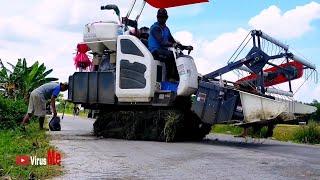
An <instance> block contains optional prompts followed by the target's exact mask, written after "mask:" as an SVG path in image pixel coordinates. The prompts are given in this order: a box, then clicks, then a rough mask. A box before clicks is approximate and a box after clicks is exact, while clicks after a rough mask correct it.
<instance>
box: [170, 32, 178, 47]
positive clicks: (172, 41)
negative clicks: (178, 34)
mask: <svg viewBox="0 0 320 180" xmlns="http://www.w3.org/2000/svg"><path fill="white" fill-rule="evenodd" d="M169 42H170V43H172V44H174V43H177V41H176V40H175V39H174V38H173V36H172V34H171V32H170V31H169Z"/></svg>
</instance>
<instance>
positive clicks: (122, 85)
mask: <svg viewBox="0 0 320 180" xmlns="http://www.w3.org/2000/svg"><path fill="white" fill-rule="evenodd" d="M200 2H205V0H174V1H173V0H146V1H142V6H141V9H140V10H139V11H138V12H139V13H138V15H137V17H136V18H135V19H134V20H132V19H130V18H129V17H130V14H131V12H132V9H133V8H134V6H135V5H136V0H134V1H133V2H132V5H131V8H129V11H128V13H127V15H126V16H125V17H123V18H121V16H120V11H119V9H118V7H117V6H116V5H107V6H102V7H101V10H114V11H115V13H116V14H117V16H118V19H119V22H114V21H107V22H95V23H89V24H87V25H86V26H85V30H84V42H82V43H80V44H78V53H77V57H76V59H77V58H78V61H76V64H77V66H78V67H79V68H80V72H75V73H74V74H73V75H72V76H70V78H69V94H68V99H69V101H71V102H73V103H75V104H81V105H82V106H83V107H85V108H87V109H92V110H98V111H99V115H98V118H97V120H96V122H95V124H94V133H95V134H96V135H98V136H100V135H103V136H104V137H113V138H125V139H142V140H158V141H180V140H201V139H202V138H203V137H204V136H205V135H207V134H208V133H209V132H210V130H211V126H212V125H213V124H217V123H237V124H238V125H240V126H243V127H251V126H254V127H262V126H265V125H269V127H272V126H273V125H274V124H277V123H279V122H283V121H289V120H296V119H301V118H305V117H307V116H308V115H310V114H311V113H313V112H315V111H316V108H315V107H312V106H308V105H305V104H302V103H298V102H296V101H294V100H292V97H293V93H292V89H291V81H292V80H295V79H299V78H301V77H302V76H303V73H304V71H305V70H307V69H310V70H312V71H315V69H316V68H315V66H314V65H312V64H310V63H308V62H307V61H306V60H304V59H303V58H300V57H297V56H296V55H295V54H293V53H291V52H290V51H289V47H288V46H287V45H284V44H283V43H281V42H279V41H278V40H275V39H273V38H271V37H270V36H268V35H266V34H265V33H263V32H262V31H257V30H253V31H251V32H250V34H249V35H248V39H246V41H245V42H246V43H243V44H242V45H241V46H240V47H239V49H238V51H237V52H236V53H235V54H234V55H235V56H234V57H233V58H234V59H233V61H232V62H230V61H229V63H228V65H227V66H225V67H223V68H221V69H218V70H216V71H214V72H212V73H209V74H207V75H204V76H201V77H199V74H198V72H197V68H196V65H195V63H194V60H193V58H192V57H191V56H189V55H184V54H183V53H182V52H183V51H184V50H186V49H184V46H182V47H174V48H171V50H172V51H173V52H174V54H175V60H176V65H177V70H178V73H179V79H180V80H179V82H177V83H170V82H167V78H166V77H165V76H166V70H165V65H164V63H163V62H160V61H158V60H157V59H154V58H153V56H152V54H151V53H150V52H149V50H148V49H147V47H146V46H145V44H143V40H141V39H140V37H142V35H143V36H144V37H146V36H148V34H147V33H145V34H143V33H142V31H141V32H140V33H138V32H139V31H138V20H139V17H140V15H141V13H142V10H143V9H144V6H145V4H146V3H149V4H150V5H152V6H154V7H155V8H169V7H174V6H181V5H187V4H194V3H200ZM130 29H131V30H132V29H135V31H134V32H135V33H130V32H132V31H130ZM249 37H251V38H249ZM249 40H252V42H253V43H252V48H251V49H248V47H246V46H245V45H247V44H248V42H249ZM266 44H268V46H270V47H271V46H274V47H276V48H275V49H276V50H277V52H276V54H275V53H274V52H272V53H273V54H272V53H268V52H267V51H265V49H266V48H264V46H265V45H266ZM89 50H90V51H91V54H92V55H93V64H94V66H93V67H92V68H91V69H92V70H91V71H90V72H85V71H83V70H84V69H86V68H88V66H89V64H90V60H89V59H88V58H87V57H86V55H85V53H86V52H87V51H89ZM188 50H189V52H188V54H190V49H188ZM245 50H248V53H247V54H246V55H245V57H244V58H243V59H240V60H236V59H237V57H238V55H241V52H242V53H243V52H244V51H245ZM79 59H80V60H79ZM277 59H283V60H284V63H280V64H278V65H277V64H275V63H274V61H275V60H277ZM267 66H272V67H271V68H267ZM231 71H235V72H238V73H240V74H243V72H246V73H247V74H248V75H247V76H243V77H241V78H238V79H239V80H237V81H233V82H231V81H226V80H223V79H222V75H223V74H225V73H228V72H231ZM281 83H288V84H289V89H290V90H289V91H288V92H286V91H282V90H278V89H275V88H273V87H272V86H275V85H277V84H281ZM275 94H276V95H275ZM279 95H281V96H284V97H285V98H279ZM191 97H193V99H194V101H193V102H192V101H191V99H192V98H191ZM270 129H271V130H272V128H270ZM271 130H270V132H272V131H271ZM269 135H270V133H269Z"/></svg>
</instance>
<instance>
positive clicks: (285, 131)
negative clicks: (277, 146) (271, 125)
mask: <svg viewBox="0 0 320 180" xmlns="http://www.w3.org/2000/svg"><path fill="white" fill-rule="evenodd" d="M298 129H299V125H286V124H279V125H277V126H276V127H275V129H274V131H273V138H274V139H276V140H279V141H294V134H295V132H296V131H297V130H298Z"/></svg>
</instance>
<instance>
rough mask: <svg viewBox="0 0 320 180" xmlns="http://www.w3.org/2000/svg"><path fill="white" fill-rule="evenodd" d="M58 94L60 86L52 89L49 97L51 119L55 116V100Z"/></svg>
mask: <svg viewBox="0 0 320 180" xmlns="http://www.w3.org/2000/svg"><path fill="white" fill-rule="evenodd" d="M59 93H60V85H59V86H57V87H56V88H54V90H53V92H52V96H51V107H52V113H53V117H56V116H57V110H56V98H57V97H58V95H59Z"/></svg>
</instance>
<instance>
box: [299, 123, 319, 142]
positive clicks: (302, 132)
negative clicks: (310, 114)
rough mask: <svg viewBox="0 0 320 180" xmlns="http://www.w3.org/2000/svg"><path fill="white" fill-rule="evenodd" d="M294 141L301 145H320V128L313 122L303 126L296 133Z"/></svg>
mask: <svg viewBox="0 0 320 180" xmlns="http://www.w3.org/2000/svg"><path fill="white" fill-rule="evenodd" d="M294 140H295V141H297V142H300V143H310V144H319V143H320V126H319V124H318V123H316V122H315V121H313V120H311V121H310V122H309V123H308V125H305V126H301V127H300V128H299V129H298V130H297V131H296V132H295V133H294Z"/></svg>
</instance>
